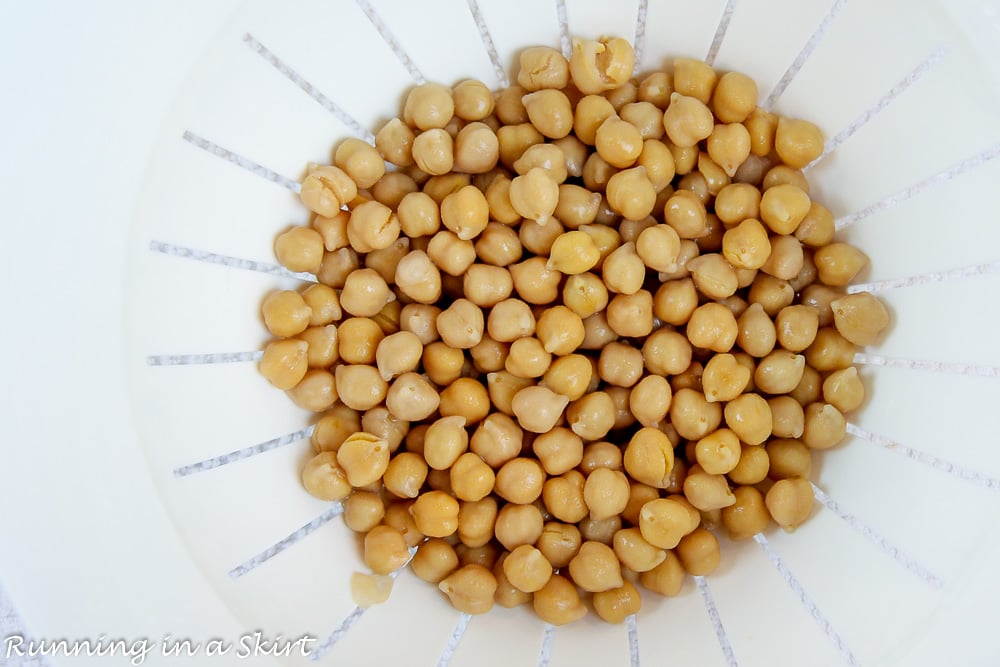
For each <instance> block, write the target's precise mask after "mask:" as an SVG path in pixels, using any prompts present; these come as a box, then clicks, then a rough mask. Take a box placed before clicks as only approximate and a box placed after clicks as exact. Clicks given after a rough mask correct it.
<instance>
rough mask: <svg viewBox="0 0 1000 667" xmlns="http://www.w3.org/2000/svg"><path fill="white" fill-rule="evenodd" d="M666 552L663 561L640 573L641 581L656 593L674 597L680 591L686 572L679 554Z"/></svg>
mask: <svg viewBox="0 0 1000 667" xmlns="http://www.w3.org/2000/svg"><path fill="white" fill-rule="evenodd" d="M666 553H667V557H666V558H665V559H664V561H663V562H662V563H660V564H659V565H657V566H656V567H654V568H653V569H652V570H649V571H648V572H643V573H641V574H640V575H639V583H641V584H642V585H643V586H644V587H645V588H647V589H648V590H651V591H653V592H654V593H659V594H660V595H664V596H669V597H672V596H674V595H677V594H678V593H679V592H680V590H681V586H682V585H683V584H684V578H685V576H686V573H685V572H684V568H683V567H681V562H680V560H679V559H678V558H677V556H675V555H674V553H673V552H672V551H668V552H666Z"/></svg>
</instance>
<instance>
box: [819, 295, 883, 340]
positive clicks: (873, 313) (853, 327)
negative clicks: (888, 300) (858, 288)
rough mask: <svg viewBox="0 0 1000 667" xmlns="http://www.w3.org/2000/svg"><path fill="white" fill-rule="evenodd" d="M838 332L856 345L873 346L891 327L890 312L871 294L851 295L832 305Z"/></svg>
mask: <svg viewBox="0 0 1000 667" xmlns="http://www.w3.org/2000/svg"><path fill="white" fill-rule="evenodd" d="M830 308H831V309H832V311H833V322H834V325H835V326H836V328H837V332H838V333H839V334H840V335H841V336H843V337H844V338H846V339H847V340H849V341H850V342H852V343H854V344H855V345H871V344H872V343H875V342H876V341H878V339H879V337H880V336H881V334H882V332H883V331H884V330H885V329H886V327H888V326H889V311H887V310H886V308H885V306H884V305H883V304H882V302H881V301H880V300H879V299H878V297H875V296H873V295H872V294H870V293H869V292H858V293H856V294H849V295H847V296H845V297H842V298H840V299H837V300H836V301H833V302H832V303H830Z"/></svg>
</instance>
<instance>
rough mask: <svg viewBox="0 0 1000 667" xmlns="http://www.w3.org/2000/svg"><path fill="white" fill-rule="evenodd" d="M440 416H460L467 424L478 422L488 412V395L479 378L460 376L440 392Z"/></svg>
mask: <svg viewBox="0 0 1000 667" xmlns="http://www.w3.org/2000/svg"><path fill="white" fill-rule="evenodd" d="M438 411H439V412H440V413H441V416H442V417H451V416H460V417H464V418H465V423H466V424H467V425H470V426H471V425H473V424H478V423H479V422H480V421H482V420H483V419H485V418H486V416H487V415H488V414H489V413H490V397H489V393H488V392H487V390H486V387H484V386H483V385H482V383H481V382H479V380H476V379H473V378H469V377H461V378H458V379H457V380H455V381H454V382H452V383H451V384H450V385H448V386H447V387H445V389H444V390H443V391H442V392H441V405H440V407H439V408H438Z"/></svg>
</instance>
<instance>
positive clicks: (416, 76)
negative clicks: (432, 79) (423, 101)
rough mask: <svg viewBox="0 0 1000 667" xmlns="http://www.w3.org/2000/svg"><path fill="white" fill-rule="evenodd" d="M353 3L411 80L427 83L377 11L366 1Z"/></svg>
mask: <svg viewBox="0 0 1000 667" xmlns="http://www.w3.org/2000/svg"><path fill="white" fill-rule="evenodd" d="M354 1H355V2H356V3H357V5H358V7H360V8H361V11H363V12H364V13H365V16H367V17H368V20H369V21H370V22H371V24H372V25H373V26H375V30H377V31H378V34H379V36H380V37H381V38H382V41H384V42H385V43H386V44H387V45H388V47H389V48H390V49H392V52H393V54H394V55H395V56H396V58H398V59H399V62H401V63H402V64H403V67H405V68H406V71H407V72H409V73H410V76H411V77H412V78H413V80H414V81H416V82H417V84H425V83H427V79H425V78H424V75H423V74H422V73H421V72H420V69H419V68H418V67H417V65H416V63H414V62H413V59H412V58H410V55H409V54H408V53H407V52H406V49H404V48H403V45H402V44H400V43H399V40H398V39H396V35H394V34H393V33H392V31H391V30H389V26H387V25H386V24H385V22H384V21H383V20H382V17H381V16H379V14H378V12H377V11H375V8H374V7H372V6H371V3H369V2H368V0H354Z"/></svg>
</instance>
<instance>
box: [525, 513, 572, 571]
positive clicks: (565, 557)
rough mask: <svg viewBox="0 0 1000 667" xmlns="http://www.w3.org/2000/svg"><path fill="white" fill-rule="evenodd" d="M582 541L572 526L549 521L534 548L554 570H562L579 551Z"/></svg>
mask: <svg viewBox="0 0 1000 667" xmlns="http://www.w3.org/2000/svg"><path fill="white" fill-rule="evenodd" d="M582 542H583V540H582V538H581V536H580V530H579V529H578V528H577V527H576V526H574V525H573V524H568V523H559V522H557V521H549V522H548V523H546V524H545V527H544V529H543V531H542V534H541V536H540V537H539V538H538V541H537V542H536V543H535V546H536V547H537V548H538V550H539V551H541V552H542V555H544V556H545V558H546V559H547V560H548V561H549V563H550V564H551V565H552V567H554V568H564V567H566V566H567V565H569V561H570V560H571V559H572V558H573V556H575V555H576V554H577V552H578V551H579V550H580V545H581V544H582Z"/></svg>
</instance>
